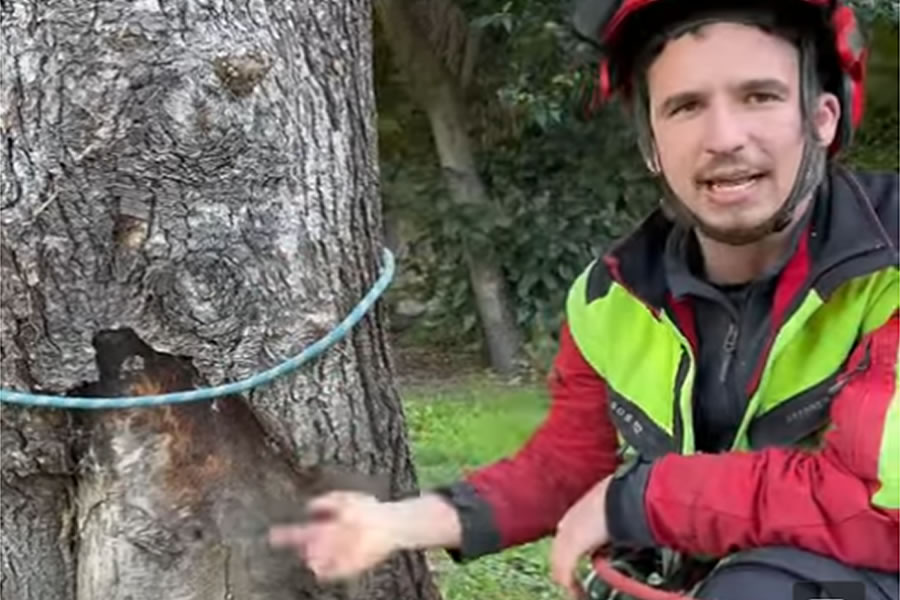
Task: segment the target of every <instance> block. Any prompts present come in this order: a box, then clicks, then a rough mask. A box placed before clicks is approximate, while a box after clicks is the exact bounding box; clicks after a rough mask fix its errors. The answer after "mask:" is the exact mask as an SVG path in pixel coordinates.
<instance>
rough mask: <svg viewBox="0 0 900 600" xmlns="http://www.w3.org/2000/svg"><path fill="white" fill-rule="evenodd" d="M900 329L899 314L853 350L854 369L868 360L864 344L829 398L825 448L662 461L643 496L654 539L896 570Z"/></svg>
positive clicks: (684, 547) (700, 549) (681, 546)
mask: <svg viewBox="0 0 900 600" xmlns="http://www.w3.org/2000/svg"><path fill="white" fill-rule="evenodd" d="M898 325H900V320H898V317H897V316H896V315H895V316H894V318H892V319H891V320H890V321H889V322H888V323H887V324H886V325H884V326H883V327H882V328H881V329H879V330H878V331H876V332H874V333H873V334H870V335H869V336H868V337H867V338H866V339H863V340H862V343H861V344H859V347H858V348H857V350H856V351H855V352H854V354H853V356H852V357H851V360H850V364H849V366H848V370H847V372H848V373H849V372H852V371H853V369H855V368H856V367H857V366H858V365H860V361H862V360H864V359H865V347H866V346H867V345H868V346H869V349H870V355H869V359H870V362H869V365H868V367H867V368H866V369H865V370H864V371H862V372H861V373H860V374H859V375H857V376H856V377H854V378H852V379H850V380H849V381H848V383H847V384H846V385H845V386H844V388H843V389H842V390H841V392H840V393H839V394H838V395H837V396H836V397H835V398H834V400H833V401H832V405H831V409H830V415H831V421H832V425H833V426H832V427H831V428H830V430H829V431H828V433H826V435H825V437H824V444H823V447H822V448H821V449H820V450H816V451H810V450H806V451H804V450H800V449H791V448H771V449H765V450H761V451H756V452H730V453H724V454H712V455H705V454H697V455H688V456H680V455H669V456H665V457H663V458H661V459H659V460H658V461H656V463H655V464H654V466H653V468H652V471H651V474H650V478H649V481H648V484H647V491H646V494H645V509H646V511H647V519H648V523H649V526H650V528H651V531H652V533H653V536H654V538H655V539H656V541H657V542H658V543H660V544H661V545H664V546H668V547H670V548H675V549H678V550H681V551H684V552H688V553H695V554H708V555H713V556H721V555H724V554H726V553H728V552H731V551H734V550H738V549H743V548H749V547H759V546H765V545H789V546H794V547H799V548H802V549H805V550H809V551H812V552H817V553H820V554H825V555H828V556H831V557H834V558H836V559H837V560H840V561H842V562H845V563H847V564H851V565H856V566H859V567H868V568H876V569H884V570H889V571H896V570H897V569H898V564H900V551H898V511H897V500H896V496H897V489H896V488H897V481H896V477H897V474H896V472H895V469H896V468H897V465H896V460H897V458H896V456H894V451H895V450H896V448H897V442H896V438H891V437H888V436H897V435H898V431H896V429H897V423H896V419H897V417H896V412H897V410H898V406H897V403H898V402H900V400H898V396H897V356H898ZM889 409H890V413H889ZM888 414H890V415H891V417H890V418H889V417H888ZM879 469H880V470H879ZM888 480H892V483H886V482H887V481H888ZM883 486H884V489H883V490H882V487H883Z"/></svg>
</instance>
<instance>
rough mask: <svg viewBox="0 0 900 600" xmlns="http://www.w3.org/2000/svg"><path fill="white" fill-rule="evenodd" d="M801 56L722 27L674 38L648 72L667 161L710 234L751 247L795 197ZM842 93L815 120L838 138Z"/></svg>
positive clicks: (670, 175)
mask: <svg viewBox="0 0 900 600" xmlns="http://www.w3.org/2000/svg"><path fill="white" fill-rule="evenodd" d="M798 63H799V53H798V52H797V50H796V49H795V47H794V46H793V45H791V44H790V43H789V42H787V41H785V40H783V39H781V38H778V37H775V36H773V35H770V34H767V33H765V32H763V31H762V30H760V29H758V28H756V27H751V26H746V25H740V24H733V23H716V24H710V25H706V26H704V27H702V28H701V29H699V30H698V31H696V32H695V33H689V34H686V35H683V36H681V37H679V38H677V39H675V40H672V41H670V42H669V43H668V44H667V45H666V47H665V48H664V49H663V51H662V52H661V54H660V55H659V56H658V57H657V58H656V60H655V61H654V62H653V64H652V65H651V66H650V69H649V71H648V73H647V77H648V88H649V100H650V123H651V127H652V131H653V137H654V142H655V149H656V153H657V156H656V158H657V160H658V163H659V167H661V169H662V173H663V174H664V176H665V178H666V181H667V182H668V184H669V186H670V187H671V188H672V190H673V191H674V192H675V195H676V196H677V197H678V199H679V200H680V201H681V203H682V205H683V206H682V209H684V208H686V209H687V210H689V211H690V212H691V213H693V215H694V217H695V218H696V219H697V220H698V221H699V222H700V223H701V227H700V229H701V231H706V232H707V233H713V235H712V236H711V237H714V238H716V239H719V240H721V241H731V242H732V243H743V242H746V241H749V240H751V239H753V237H754V235H753V232H754V231H756V230H757V229H759V228H760V227H761V226H764V225H765V224H766V223H767V222H769V221H770V220H771V219H772V217H773V216H774V215H775V214H776V213H777V211H778V209H779V208H780V207H781V206H782V204H783V203H784V202H785V200H786V199H787V196H788V194H789V192H790V190H791V187H792V186H793V183H794V179H795V176H796V173H797V170H798V166H799V164H800V160H801V157H802V154H803V143H804V131H803V123H802V115H801V109H800V84H799V64H798ZM838 114H839V106H838V103H837V99H836V98H835V97H834V96H832V95H830V94H823V95H822V97H821V98H819V100H818V105H817V108H816V111H815V114H814V119H813V120H814V122H815V124H816V129H817V132H818V134H819V137H820V140H821V143H822V144H824V145H827V144H828V143H830V142H831V139H832V138H833V136H834V134H835V129H836V125H837V119H838Z"/></svg>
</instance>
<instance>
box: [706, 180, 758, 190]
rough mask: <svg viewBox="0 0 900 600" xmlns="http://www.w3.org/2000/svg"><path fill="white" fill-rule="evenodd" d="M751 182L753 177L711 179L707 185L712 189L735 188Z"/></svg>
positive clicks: (746, 185)
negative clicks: (722, 179)
mask: <svg viewBox="0 0 900 600" xmlns="http://www.w3.org/2000/svg"><path fill="white" fill-rule="evenodd" d="M752 183H753V177H746V178H744V179H735V180H732V181H713V182H712V183H710V184H709V186H710V187H711V188H712V189H714V190H737V189H741V188H745V187H749V186H750V184H752Z"/></svg>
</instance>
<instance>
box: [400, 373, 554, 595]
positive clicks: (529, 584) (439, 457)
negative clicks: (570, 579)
mask: <svg viewBox="0 0 900 600" xmlns="http://www.w3.org/2000/svg"><path fill="white" fill-rule="evenodd" d="M402 395H403V398H404V406H405V410H406V412H407V423H408V426H409V431H410V436H411V446H412V451H413V458H414V461H415V464H416V469H417V471H418V472H419V477H420V486H421V487H422V488H425V489H427V488H429V487H432V486H435V485H439V484H445V483H449V482H452V481H454V480H456V479H457V478H458V477H460V476H461V475H462V474H463V473H465V472H466V471H467V470H471V469H474V468H476V467H480V466H483V465H486V464H489V463H491V462H493V461H495V460H498V459H500V458H503V457H505V456H509V455H511V454H512V453H514V452H515V451H516V450H518V449H519V448H520V447H521V446H522V444H523V443H524V442H525V441H526V440H527V438H528V436H530V435H531V433H532V432H533V431H534V429H535V428H536V427H537V425H538V424H539V423H540V422H541V420H542V419H543V418H544V415H545V413H546V410H547V397H546V394H545V393H544V392H543V391H542V390H540V389H538V388H535V387H531V386H528V387H511V386H505V385H501V384H496V383H490V382H488V381H484V380H477V379H475V380H471V381H466V382H463V383H461V384H459V385H455V386H453V387H451V388H444V389H441V390H436V389H427V388H421V389H418V390H407V391H404V392H403V394H402ZM548 555H549V540H541V541H538V542H534V543H531V544H526V545H524V546H520V547H517V548H512V549H509V550H506V551H504V552H501V553H498V554H494V555H490V556H485V557H482V558H480V559H478V560H477V561H474V562H471V563H467V564H465V565H457V564H454V563H453V562H452V561H451V560H450V559H449V557H448V556H447V555H446V554H445V553H443V552H430V553H429V562H430V563H431V564H432V568H433V569H434V571H435V575H436V579H437V583H438V586H439V588H440V591H441V595H442V597H443V598H445V600H470V599H472V598H479V599H484V600H489V599H490V600H494V599H495V600H561V599H562V598H563V597H564V596H563V595H562V593H561V592H560V591H559V589H558V588H557V587H556V586H555V585H553V583H552V582H551V580H550V574H549V567H548V563H547V557H548Z"/></svg>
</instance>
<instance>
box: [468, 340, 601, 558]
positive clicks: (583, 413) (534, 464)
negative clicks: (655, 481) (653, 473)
mask: <svg viewBox="0 0 900 600" xmlns="http://www.w3.org/2000/svg"><path fill="white" fill-rule="evenodd" d="M548 386H549V392H550V397H551V404H550V411H549V414H548V416H547V418H546V420H545V421H544V422H543V423H542V424H541V426H540V427H539V428H538V430H537V431H536V432H535V433H534V434H533V435H532V437H531V438H530V439H529V440H528V442H527V443H526V444H525V445H524V446H523V447H522V449H521V450H519V451H518V452H517V453H516V454H515V455H514V456H513V457H511V458H508V459H503V460H500V461H498V462H496V463H493V464H491V465H488V466H487V467H484V468H482V469H480V470H477V471H474V472H473V473H471V474H470V475H469V476H468V477H467V481H468V482H469V483H470V484H472V485H473V486H474V488H475V489H476V490H477V492H478V494H479V496H480V497H481V498H483V499H484V500H486V501H487V503H488V505H489V506H490V507H491V510H492V512H493V517H494V522H495V525H496V527H497V529H498V530H499V533H500V538H501V545H502V546H503V547H504V548H506V547H509V546H513V545H518V544H521V543H527V542H529V541H533V540H535V539H538V538H540V537H543V536H545V535H547V534H549V533H551V532H553V531H554V530H555V528H556V525H557V523H558V522H559V520H560V519H562V517H563V515H564V514H565V512H566V510H568V509H569V507H570V506H571V505H572V504H573V503H574V502H576V501H577V500H578V499H579V498H580V497H581V496H582V495H583V494H584V493H585V492H586V491H587V490H588V489H589V488H590V487H591V486H592V485H594V484H595V483H597V482H598V481H600V480H601V479H603V478H604V477H605V476H607V475H609V474H610V473H612V472H613V471H614V470H615V468H616V465H617V464H618V457H617V455H616V450H617V440H616V432H615V428H614V427H613V425H612V422H611V421H610V418H609V414H608V412H607V396H606V385H605V383H604V382H603V380H602V379H601V378H600V377H599V376H598V374H597V373H596V371H594V370H593V369H592V368H591V367H590V366H589V365H588V364H587V363H586V362H585V360H584V358H583V357H582V356H581V353H580V352H579V351H578V349H577V348H576V346H575V344H574V342H573V341H572V337H571V334H570V333H569V330H568V327H567V326H563V328H562V331H561V332H560V346H559V350H558V352H557V355H556V358H555V360H554V363H553V368H552V370H551V372H550V375H549V378H548Z"/></svg>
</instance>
